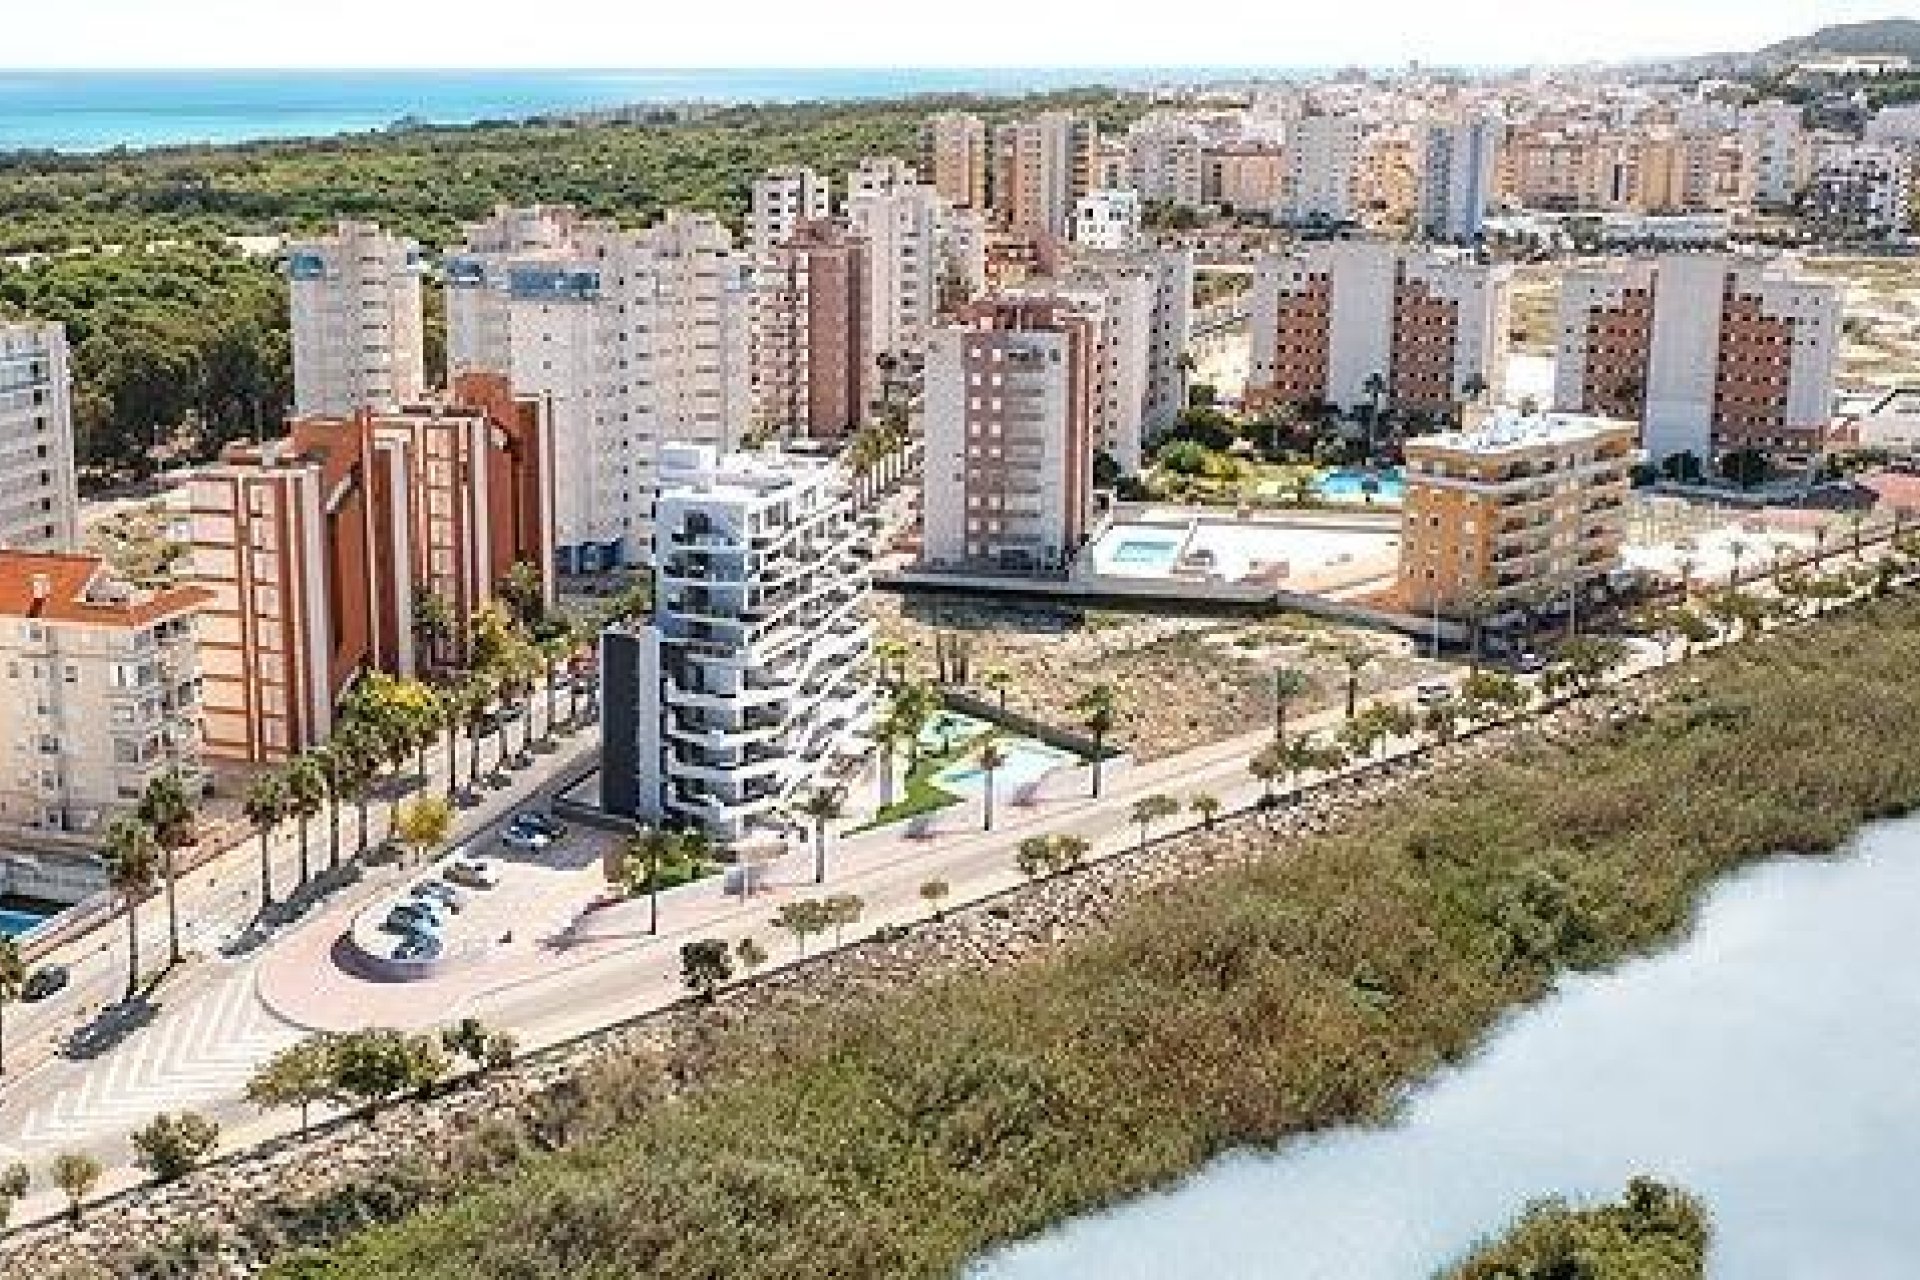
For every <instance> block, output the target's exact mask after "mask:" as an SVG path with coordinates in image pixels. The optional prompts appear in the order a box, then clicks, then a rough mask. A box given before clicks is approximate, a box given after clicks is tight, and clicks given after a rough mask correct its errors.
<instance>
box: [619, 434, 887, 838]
mask: <svg viewBox="0 0 1920 1280" xmlns="http://www.w3.org/2000/svg"><path fill="white" fill-rule="evenodd" d="M659 480H660V492H659V496H658V499H657V502H656V504H655V505H656V509H657V512H658V517H657V519H656V521H655V524H654V530H653V537H654V545H653V560H654V563H655V565H656V566H657V567H658V569H659V575H658V577H657V579H656V581H657V583H658V588H657V593H656V597H655V600H654V609H653V616H652V618H651V619H650V620H649V621H648V622H647V623H646V624H645V625H643V626H638V627H634V628H621V629H617V630H612V631H609V632H607V633H606V634H605V635H604V636H603V637H602V638H601V644H600V653H601V664H600V670H601V680H602V685H601V688H602V702H603V705H604V707H605V712H604V716H603V719H602V725H601V732H602V743H603V745H602V749H601V772H600V778H601V783H600V787H601V798H602V802H603V804H604V805H605V807H606V808H607V810H608V811H609V812H611V813H616V814H621V815H623V816H626V817H631V818H636V819H638V820H640V821H642V822H648V823H661V824H666V825H672V826H694V827H698V828H699V829H701V830H703V831H705V832H706V833H707V834H708V835H709V836H711V837H712V838H714V839H715V840H718V841H721V842H723V843H732V842H738V841H742V840H745V839H748V838H750V837H752V836H754V835H756V834H757V833H760V832H767V833H772V832H777V831H778V830H779V829H780V828H781V827H783V826H785V825H788V824H789V823H790V822H791V819H790V818H788V817H786V816H785V814H784V812H783V811H785V810H786V809H787V808H788V807H789V806H791V805H792V804H793V803H794V802H795V801H796V800H797V799H799V798H800V797H801V796H802V795H804V794H805V793H806V792H808V791H811V790H813V789H815V788H823V787H832V786H837V785H841V783H842V781H843V780H844V778H845V777H846V775H847V773H848V772H849V771H850V769H852V768H853V767H854V766H856V764H857V762H858V761H859V759H860V758H861V757H862V756H863V755H864V754H865V745H864V742H863V738H862V734H863V732H864V731H865V729H866V728H867V727H868V725H869V724H870V723H871V721H872V718H873V714H874V707H875V703H876V693H875V690H874V687H873V684H872V680H871V677H870V676H869V674H868V670H869V668H870V666H871V662H870V655H871V650H872V646H873V627H872V623H871V622H870V621H869V620H868V618H867V616H866V606H867V596H868V591H869V575H868V568H867V556H868V548H867V547H866V545H865V540H864V537H863V535H862V533H861V531H860V529H859V526H858V523H857V520H856V517H855V513H854V510H853V504H852V501H851V490H850V488H849V486H848V483H847V479H846V476H845V474H844V473H843V472H842V471H841V469H840V468H839V466H838V465H837V464H835V463H832V462H827V461H823V460H820V459H815V458H796V457H792V456H789V455H781V454H731V455H725V456H722V455H717V454H716V453H715V452H714V450H712V449H711V448H707V447H704V446H700V447H694V446H682V447H674V448H670V449H668V450H666V451H665V453H664V454H663V455H662V458H661V470H660V476H659Z"/></svg>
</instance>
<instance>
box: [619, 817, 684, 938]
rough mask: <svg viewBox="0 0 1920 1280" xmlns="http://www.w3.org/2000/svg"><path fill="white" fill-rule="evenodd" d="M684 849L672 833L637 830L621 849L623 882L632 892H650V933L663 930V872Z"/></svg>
mask: <svg viewBox="0 0 1920 1280" xmlns="http://www.w3.org/2000/svg"><path fill="white" fill-rule="evenodd" d="M679 852H680V842H679V841H678V840H677V839H676V838H675V837H674V835H673V833H672V832H668V831H661V830H658V829H656V828H641V829H636V830H635V831H634V832H633V834H631V835H629V836H628V837H627V838H626V841H625V843H624V844H622V845H621V849H620V863H619V867H620V882H621V885H622V887H623V888H625V889H626V891H627V892H628V893H629V894H632V893H637V892H641V891H643V890H644V891H645V893H646V895H647V932H648V933H652V934H657V933H659V932H660V873H661V871H662V870H664V869H665V868H666V866H667V865H668V864H669V863H670V862H672V861H673V860H674V858H675V857H676V855H678V853H679Z"/></svg>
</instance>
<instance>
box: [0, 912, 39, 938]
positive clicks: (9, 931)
mask: <svg viewBox="0 0 1920 1280" xmlns="http://www.w3.org/2000/svg"><path fill="white" fill-rule="evenodd" d="M48 919H49V917H48V916H45V915H42V914H41V913H39V912H36V911H17V910H14V909H13V908H11V907H0V938H18V937H20V936H21V935H22V934H25V933H28V932H30V931H31V930H33V929H36V928H38V927H39V926H40V925H42V924H44V923H46V921H47V920H48Z"/></svg>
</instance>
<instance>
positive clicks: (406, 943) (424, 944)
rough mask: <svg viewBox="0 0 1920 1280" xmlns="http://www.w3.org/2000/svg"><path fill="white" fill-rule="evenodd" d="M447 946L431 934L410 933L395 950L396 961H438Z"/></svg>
mask: <svg viewBox="0 0 1920 1280" xmlns="http://www.w3.org/2000/svg"><path fill="white" fill-rule="evenodd" d="M446 949H447V948H446V944H445V943H443V942H441V941H440V939H438V938H436V937H434V936H433V935H432V934H430V933H409V934H408V935H407V936H406V937H404V938H402V939H400V945H399V946H397V947H395V948H394V949H393V958H394V959H395V960H438V959H439V958H440V955H441V953H442V952H443V951H445V950H446Z"/></svg>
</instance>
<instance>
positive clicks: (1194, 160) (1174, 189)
mask: <svg viewBox="0 0 1920 1280" xmlns="http://www.w3.org/2000/svg"><path fill="white" fill-rule="evenodd" d="M1126 145H1127V185H1128V186H1130V187H1132V188H1133V189H1134V190H1135V191H1137V192H1139V193H1140V198H1141V199H1143V200H1163V201H1166V202H1167V203H1169V204H1176V205H1185V206H1187V207H1189V208H1192V207H1197V206H1199V205H1201V204H1203V203H1205V195H1204V188H1205V186H1206V168H1207V165H1206V144H1205V142H1204V141H1203V140H1202V138H1201V136H1200V134H1199V132H1198V130H1196V129H1195V128H1193V127H1192V126H1190V125H1188V124H1187V123H1186V122H1184V121H1180V120H1178V119H1155V118H1152V117H1149V118H1148V119H1145V120H1142V121H1139V122H1138V123H1136V124H1135V125H1134V126H1133V128H1132V129H1130V130H1129V131H1128V133H1127V144H1126Z"/></svg>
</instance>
